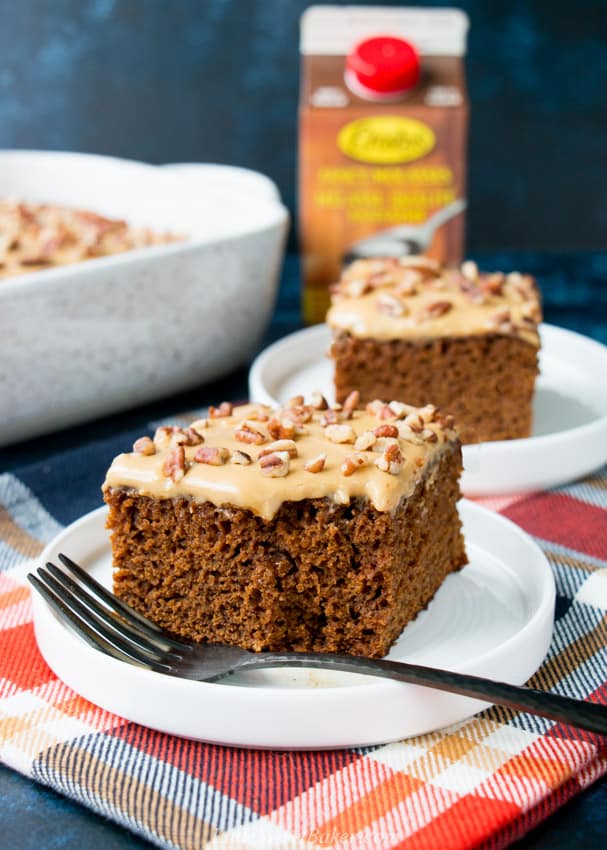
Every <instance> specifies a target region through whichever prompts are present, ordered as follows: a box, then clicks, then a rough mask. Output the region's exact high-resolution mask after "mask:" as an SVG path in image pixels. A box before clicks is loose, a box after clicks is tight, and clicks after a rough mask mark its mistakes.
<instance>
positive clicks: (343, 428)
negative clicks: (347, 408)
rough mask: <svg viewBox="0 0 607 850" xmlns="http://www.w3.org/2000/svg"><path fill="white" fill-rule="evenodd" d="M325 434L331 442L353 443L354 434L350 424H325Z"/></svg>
mask: <svg viewBox="0 0 607 850" xmlns="http://www.w3.org/2000/svg"><path fill="white" fill-rule="evenodd" d="M325 436H326V438H327V440H330V441H331V442H332V443H353V442H354V441H355V440H356V434H355V433H354V429H353V428H352V426H351V425H327V427H326V428H325Z"/></svg>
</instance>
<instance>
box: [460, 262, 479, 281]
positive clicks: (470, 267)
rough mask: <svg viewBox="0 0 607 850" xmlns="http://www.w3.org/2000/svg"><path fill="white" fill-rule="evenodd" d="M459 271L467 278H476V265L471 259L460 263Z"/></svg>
mask: <svg viewBox="0 0 607 850" xmlns="http://www.w3.org/2000/svg"><path fill="white" fill-rule="evenodd" d="M461 271H462V274H463V276H464V277H465V278H467V279H468V280H478V266H477V265H476V263H475V262H474V261H473V260H466V262H465V263H462V265H461Z"/></svg>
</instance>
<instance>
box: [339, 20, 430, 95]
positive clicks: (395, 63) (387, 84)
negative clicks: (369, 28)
mask: <svg viewBox="0 0 607 850" xmlns="http://www.w3.org/2000/svg"><path fill="white" fill-rule="evenodd" d="M419 65H420V63H419V56H418V54H417V50H416V49H415V48H414V47H413V45H412V44H410V43H409V42H408V41H405V40H404V39H402V38H396V37H395V36H391V35H381V36H375V37H374V38H367V39H365V40H364V41H360V42H359V43H358V44H357V45H356V46H355V47H354V48H353V50H352V51H351V53H350V54H349V56H348V58H347V60H346V72H347V74H348V75H351V76H352V77H353V78H354V79H355V80H356V82H358V83H359V85H361V86H362V87H363V88H365V89H368V90H369V91H370V92H373V93H374V94H377V95H380V96H381V95H397V94H402V93H404V92H406V91H408V90H409V89H412V88H413V87H414V86H415V85H416V84H417V82H418V80H419V74H420V67H419Z"/></svg>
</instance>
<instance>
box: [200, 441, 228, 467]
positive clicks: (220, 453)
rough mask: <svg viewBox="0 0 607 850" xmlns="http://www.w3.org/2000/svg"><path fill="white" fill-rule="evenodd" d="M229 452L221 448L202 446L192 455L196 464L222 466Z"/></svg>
mask: <svg viewBox="0 0 607 850" xmlns="http://www.w3.org/2000/svg"><path fill="white" fill-rule="evenodd" d="M229 456H230V452H229V451H228V450H227V449H224V448H223V446H202V448H200V449H198V450H197V452H196V454H195V455H194V460H195V461H196V463H207V464H208V465H209V466H223V464H224V463H225V462H226V461H227V459H228V458H229Z"/></svg>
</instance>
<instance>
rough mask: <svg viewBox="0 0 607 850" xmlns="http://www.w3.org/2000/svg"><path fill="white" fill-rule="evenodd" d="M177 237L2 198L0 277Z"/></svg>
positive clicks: (89, 214) (80, 212)
mask: <svg viewBox="0 0 607 850" xmlns="http://www.w3.org/2000/svg"><path fill="white" fill-rule="evenodd" d="M178 238H179V237H177V236H173V235H171V234H166V233H154V232H153V231H152V230H150V229H149V228H147V227H133V226H131V225H129V224H127V222H126V221H122V220H118V219H110V218H106V217H105V216H102V215H98V214H97V213H94V212H90V211H89V210H75V209H68V208H66V207H59V206H56V205H54V204H25V203H20V202H17V201H12V200H0V278H3V277H14V276H16V275H21V274H25V273H26V272H33V271H41V270H42V269H48V268H52V267H53V266H64V265H69V264H71V263H77V262H80V261H82V260H90V259H94V258H95V257H107V256H109V255H111V254H120V253H122V252H123V251H131V250H134V249H135V248H146V247H149V246H151V245H162V244H164V243H166V242H174V241H176V240H177V239H178Z"/></svg>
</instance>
